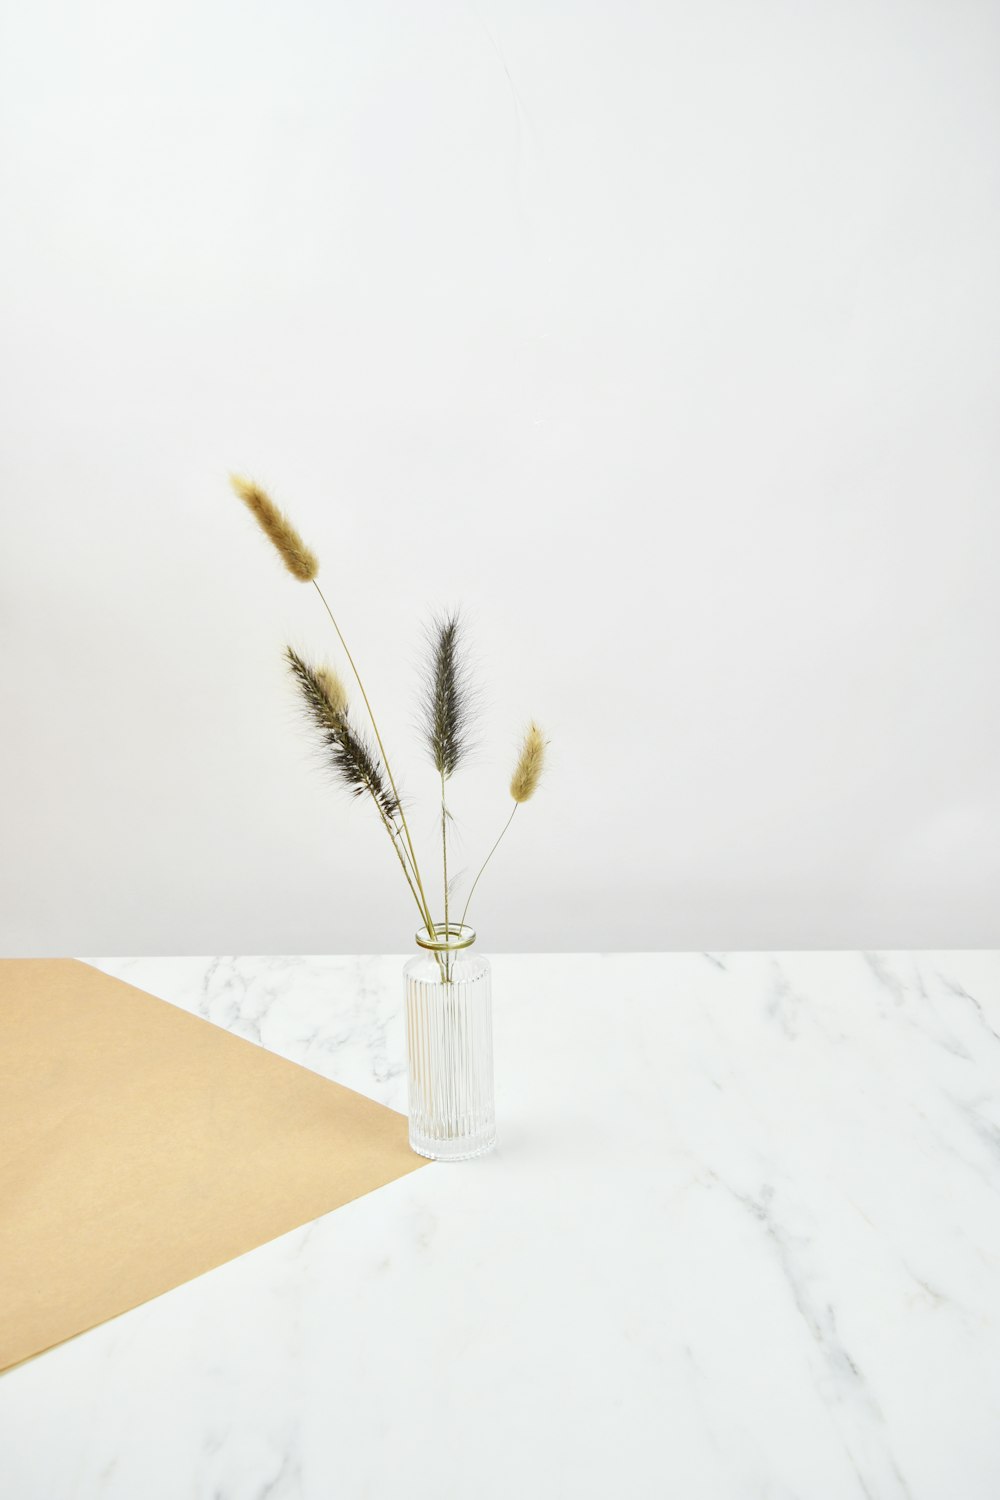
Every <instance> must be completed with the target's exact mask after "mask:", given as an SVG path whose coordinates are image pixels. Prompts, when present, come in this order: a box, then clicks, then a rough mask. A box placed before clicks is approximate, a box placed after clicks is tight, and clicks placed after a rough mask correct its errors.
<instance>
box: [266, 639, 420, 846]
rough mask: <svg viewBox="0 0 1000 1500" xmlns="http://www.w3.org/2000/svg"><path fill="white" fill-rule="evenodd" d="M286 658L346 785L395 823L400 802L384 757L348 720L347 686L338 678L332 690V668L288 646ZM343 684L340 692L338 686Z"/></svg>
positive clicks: (331, 762) (305, 703)
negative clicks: (305, 658)
mask: <svg viewBox="0 0 1000 1500" xmlns="http://www.w3.org/2000/svg"><path fill="white" fill-rule="evenodd" d="M285 660H286V661H287V663H288V665H289V667H290V668H291V671H292V676H293V677H294V678H295V681H296V683H297V684H298V688H299V692H300V693H301V695H302V703H303V706H304V708H305V710H306V714H307V716H308V718H309V720H310V721H311V723H312V724H313V726H314V727H315V729H316V730H317V731H318V733H319V738H320V742H321V743H322V744H323V746H324V747H325V749H326V751H327V755H328V757H329V765H330V767H331V769H332V770H333V772H334V774H335V775H336V777H337V778H338V780H339V781H340V782H341V784H342V785H343V786H345V787H346V788H347V790H348V791H349V792H351V794H352V795H353V796H355V797H363V796H364V795H365V793H366V792H367V793H368V795H369V796H370V797H371V798H372V799H373V801H374V802H375V803H376V805H377V806H378V808H379V810H380V811H381V813H382V816H383V818H385V819H386V820H387V821H388V822H390V823H391V822H392V820H393V819H394V818H395V816H396V814H397V813H398V811H399V803H398V801H397V800H396V796H395V793H394V792H393V791H392V789H391V786H390V783H389V781H388V779H387V777H386V775H385V770H384V767H383V765H382V762H381V760H380V759H379V757H378V755H377V754H376V752H375V750H374V749H373V748H372V746H371V745H369V743H368V741H367V740H366V739H365V737H364V735H362V734H360V733H359V732H358V730H356V729H355V728H354V727H353V725H352V724H351V723H350V721H349V720H348V717H347V714H346V712H345V711H344V709H343V708H341V707H340V706H339V703H340V701H341V700H343V701H344V703H345V704H346V697H347V695H346V693H344V690H343V686H342V685H340V684H339V683H338V682H337V680H336V678H334V690H333V693H332V695H331V693H330V691H329V679H330V678H331V677H334V674H333V673H332V672H330V670H329V668H320V669H319V671H317V670H316V668H315V667H312V666H310V665H309V663H308V662H306V661H303V660H302V657H301V656H299V654H298V652H297V651H293V650H292V648H291V646H287V647H286V648H285ZM338 686H339V687H340V692H339V694H338V693H337V690H336V689H337V687H338Z"/></svg>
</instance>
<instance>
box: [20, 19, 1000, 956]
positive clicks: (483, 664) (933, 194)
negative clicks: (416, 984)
mask: <svg viewBox="0 0 1000 1500" xmlns="http://www.w3.org/2000/svg"><path fill="white" fill-rule="evenodd" d="M5 12H6V14H5V17H4V23H3V25H4V36H3V42H2V47H0V127H2V135H3V158H2V165H0V198H2V202H3V217H4V231H3V236H2V244H0V301H2V344H3V353H2V356H0V358H2V366H3V372H2V392H0V394H2V403H3V411H4V427H5V442H4V451H3V459H2V462H3V490H2V505H3V550H2V558H0V587H2V592H0V641H2V660H0V673H2V679H0V689H2V699H0V701H2V704H3V711H4V723H3V741H2V751H0V756H2V766H0V770H2V786H3V802H4V805H3V843H4V852H3V860H2V871H0V948H2V951H3V952H4V953H7V954H12V953H39V954H43V953H62V952H78V953H84V954H93V953H101V952H113V953H126V952H135V953H143V952H154V953H155V952H163V953H171V952H185V951H193V952H216V951H225V952H230V951H254V952H281V951H292V952H297V951H307V952H308V951H313V952H315V951H324V950H329V951H337V950H343V951H353V950H365V951H368V950H379V949H385V950H389V951H403V950H406V949H407V948H409V946H410V937H411V933H412V930H413V926H414V922H413V916H412V915H411V913H410V911H409V909H408V901H409V897H408V894H407V892H406V889H405V886H403V884H402V879H401V876H400V874H399V870H398V867H397V866H396V864H395V862H394V860H393V858H392V855H391V852H390V851H389V849H388V847H387V846H386V847H384V846H383V843H384V836H383V834H382V833H381V831H380V829H379V828H378V826H377V825H376V824H375V823H374V821H373V819H372V817H371V816H370V810H369V809H368V808H365V807H362V806H360V805H356V804H354V803H352V802H350V801H345V800H344V798H343V797H342V796H340V794H338V793H336V792H334V791H332V790H331V788H330V787H329V786H328V785H327V783H326V781H325V780H324V778H323V776H322V775H321V774H319V772H318V771H317V769H316V766H315V763H314V755H313V752H312V750H311V748H310V746H309V743H308V741H307V738H306V736H305V732H304V731H303V729H302V727H301V726H300V724H299V722H298V720H297V717H296V713H295V709H294V705H293V700H292V693H291V688H290V686H289V684H288V683H287V682H286V680H285V675H284V672H283V669H282V666H281V662H280V649H281V647H282V645H283V643H284V642H285V640H286V639H291V640H292V641H293V642H295V643H296V644H297V645H298V646H299V647H301V648H302V649H304V650H307V651H311V652H320V651H323V650H325V649H326V647H327V646H328V645H330V644H331V642H330V632H329V627H328V626H327V625H326V624H325V623H324V617H323V615H322V613H321V610H320V608H319V605H318V601H317V600H316V598H315V595H314V594H313V592H312V590H311V589H309V588H308V587H303V586H301V585H298V584H296V583H294V582H293V581H292V580H291V579H290V578H288V577H287V575H286V574H284V573H283V572H282V571H281V569H280V567H279V565H278V564H277V562H276V561H275V559H274V557H273V555H272V554H271V553H270V551H269V549H268V548H267V545H266V543H265V542H264V541H263V540H262V539H261V538H260V537H259V535H258V534H257V533H256V532H255V530H254V528H253V526H252V523H251V522H250V520H249V518H248V517H247V516H246V515H245V513H244V512H243V511H242V509H241V507H240V506H239V505H238V503H237V502H236V501H235V500H234V499H233V498H232V497H231V495H230V494H229V492H228V489H227V484H226V474H227V471H228V470H229V469H231V468H238V469H243V470H246V471H248V472H250V473H252V474H253V475H254V476H255V477H256V478H257V479H258V480H260V481H261V482H262V483H265V484H267V485H268V486H270V487H271V488H272V489H273V491H274V493H275V495H276V497H277V498H278V499H279V500H281V501H282V502H283V503H285V504H286V505H287V507H288V509H289V510H290V511H291V513H292V515H293V516H294V518H295V520H296V522H297V524H298V526H299V528H300V530H301V531H302V532H303V533H304V535H305V537H306V539H307V541H308V542H309V543H310V544H311V545H312V546H313V547H314V548H315V550H316V551H317V552H318V553H319V555H320V558H321V560H322V565H323V572H322V577H323V581H324V583H325V585H326V586H327V588H328V590H329V592H330V595H331V598H332V599H333V600H334V601H335V604H336V606H337V608H338V609H339V612H340V614H341V616H342V623H343V624H344V626H345V629H346V631H347V633H348V638H349V640H350V642H351V643H352V645H353V646H355V647H356V650H357V655H358V656H359V658H360V660H361V662H362V664H363V667H364V670H365V674H366V676H367V678H368V685H369V688H370V690H371V692H372V695H373V697H374V699H375V701H376V704H377V706H378V709H379V713H380V718H381V719H382V721H383V725H382V727H383V729H384V730H385V732H386V737H387V739H388V741H389V743H390V745H391V746H392V747H393V749H394V751H395V760H396V762H397V763H398V765H399V766H400V767H402V768H403V769H404V779H405V782H406V788H407V791H408V793H409V795H410V797H411V798H412V800H413V803H414V807H415V814H414V816H415V820H416V830H417V833H418V837H419V839H420V840H421V843H422V846H423V847H424V849H425V851H426V853H425V859H426V861H427V864H428V866H432V865H433V861H434V858H435V849H436V843H435V839H436V833H435V821H434V820H435V810H434V801H433V798H434V788H435V778H434V772H433V770H432V769H431V768H430V767H429V766H428V764H427V763H426V760H425V759H424V758H423V757H422V755H421V753H420V750H419V745H418V743H417V740H416V737H415V735H414V732H413V718H414V692H415V675H414V663H415V661H416V660H417V659H418V658H419V655H420V633H421V628H422V625H423V623H424V621H425V619H426V617H427V614H428V612H429V610H430V609H431V608H433V607H435V606H441V605H446V604H450V603H461V604H464V605H465V606H466V607H467V612H468V616H469V623H470V628H471V633H472V636H473V639H474V642H475V648H476V654H477V659H478V663H479V668H480V675H481V679H482V682H483V687H484V699H485V708H484V720H483V727H482V749H481V751H480V754H479V755H478V757H477V760H476V762H475V763H474V764H473V765H472V766H470V768H469V769H468V770H467V771H466V772H465V773H462V774H460V776H459V777H457V778H456V781H455V783H454V793H453V806H454V811H455V814H456V817H457V820H458V840H459V847H458V848H457V850H456V853H455V855H454V863H455V865H456V866H458V867H462V866H465V867H467V868H468V867H473V866H474V865H475V863H476V859H477V856H479V855H481V853H482V852H484V850H485V847H486V846H487V845H488V842H489V840H490V839H491V838H492V836H493V835H494V833H495V832H496V831H497V830H498V829H499V826H500V824H501V822H502V819H503V818H504V816H505V815H506V808H507V806H508V803H507V800H506V784H507V780H508V777H509V772H510V762H511V760H512V757H513V753H514V749H515V746H516V742H517V738H518V733H519V730H520V728H521V726H522V724H523V721H524V719H525V717H526V716H527V715H528V714H536V715H537V716H538V717H539V719H540V721H541V722H542V723H543V724H544V726H545V728H546V729H547V731H548V733H549V734H550V737H551V740H552V746H551V771H550V775H549V777H548V780H547V784H546V785H545V787H544V789H543V791H542V792H540V793H539V795H538V797H537V799H536V800H535V802H533V803H532V804H530V806H528V807H526V808H525V809H524V810H523V812H522V813H521V814H519V816H518V819H516V820H515V824H514V827H513V829H512V830H511V835H510V838H509V840H508V842H507V843H506V845H505V846H504V847H503V848H502V849H501V852H500V853H499V854H498V856H497V859H496V862H495V865H494V867H493V869H492V870H491V872H490V875H489V876H488V877H487V878H486V879H484V882H483V884H482V886H481V888H480V896H477V905H478V910H477V911H476V912H475V921H476V925H477V926H478V927H479V929H480V933H481V937H482V943H483V946H484V948H485V949H486V950H487V951H488V950H489V949H490V948H493V949H510V948H525V949H542V948H551V949H562V948H566V949H571V948H584V949H590V948H624V947H638V948H678V947H689V946H697V947H709V948H716V949H718V948H724V947H732V946H749V947H769V946H774V945H781V946H787V947H793V946H816V947H819V946H855V945H882V944H885V945H898V946H903V945H933V946H949V945H987V944H995V943H996V942H997V941H998V940H1000V928H998V922H997V896H998V891H1000V708H998V693H997V641H998V639H1000V596H998V591H997V587H996V582H997V557H998V543H1000V534H998V533H1000V519H998V512H997V484H996V472H997V458H998V447H1000V424H998V422H997V415H998V403H997V396H998V381H997V373H998V361H997V350H998V348H1000V341H998V333H1000V329H998V322H1000V318H998V314H1000V282H998V277H997V266H998V265H1000V207H998V203H1000V198H998V165H1000V150H998V144H997V143H998V140H1000V90H998V89H997V86H996V79H997V61H998V42H1000V6H997V5H996V4H987V3H972V0H935V3H929V0H907V3H902V0H825V3H816V4H812V5H801V4H798V3H795V0H784V3H772V0H759V3H755V4H747V3H739V0H728V3H727V0H702V3H700V4H697V5H692V4H683V3H681V0H672V3H664V0H656V3H634V0H625V3H622V4H612V3H611V0H606V3H603V4H595V3H591V4H579V5H570V4H568V3H559V4H556V3H552V0H521V3H507V0H483V3H481V4H477V3H475V0H474V3H472V4H458V3H446V0H434V3H426V4H421V5H410V4H404V3H401V0H394V3H389V0H365V3H363V4H362V3H357V0H353V3H348V0H322V3H320V0H283V3H282V4H280V5H279V4H261V3H248V0H239V3H238V4H237V3H236V0H197V3H195V0H169V3H166V0H164V3H149V0H139V3H136V0H115V3H107V0H95V3H93V4H89V5H83V4H80V3H76V4H69V5H66V4H58V3H55V0H33V3H32V4H31V5H15V4H14V3H13V0H8V3H7V5H6V7H5ZM334 659H336V658H335V657H334Z"/></svg>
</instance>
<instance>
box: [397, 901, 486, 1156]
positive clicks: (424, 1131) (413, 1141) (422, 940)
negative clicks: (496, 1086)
mask: <svg viewBox="0 0 1000 1500" xmlns="http://www.w3.org/2000/svg"><path fill="white" fill-rule="evenodd" d="M475 940H476V934H475V933H474V932H473V931H472V928H471V927H461V926H449V927H447V928H445V927H439V928H438V929H437V931H436V933H434V934H433V935H432V934H430V933H429V932H428V930H427V929H426V928H421V930H420V932H418V933H417V946H418V947H419V949H420V952H419V953H418V954H417V955H416V957H415V958H411V959H410V961H409V962H408V963H407V965H406V967H405V968H404V970H403V977H404V981H405V984H406V1046H407V1056H408V1060H409V1098H410V1111H409V1112H410V1145H411V1146H412V1147H413V1149H414V1151H417V1152H419V1154H420V1155H421V1156H430V1157H433V1159H434V1160H435V1161H464V1160H465V1159H466V1158H467V1157H470V1156H481V1155H482V1154H483V1152H484V1151H489V1150H491V1149H492V1147H493V1146H495V1145H496V1138H497V1133H496V1118H495V1115H494V1110H493V1012H492V1007H491V1003H490V966H489V962H488V960H487V959H485V958H480V957H478V956H477V955H475V954H473V953H471V952H470V951H469V950H470V949H471V947H472V944H473V943H474V942H475Z"/></svg>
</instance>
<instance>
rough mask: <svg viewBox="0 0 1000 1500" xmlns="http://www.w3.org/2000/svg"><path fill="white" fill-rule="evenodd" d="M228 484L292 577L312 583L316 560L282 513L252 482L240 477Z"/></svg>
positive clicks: (315, 570) (235, 475) (230, 479)
mask: <svg viewBox="0 0 1000 1500" xmlns="http://www.w3.org/2000/svg"><path fill="white" fill-rule="evenodd" d="M229 482H230V484H231V485H232V487H233V491H234V493H235V494H236V495H238V497H239V498H240V499H241V500H242V501H243V504H244V505H245V506H246V508H247V510H248V511H249V512H250V514H251V515H252V516H253V518H254V520H255V521H256V522H257V525H258V526H259V527H260V529H261V531H262V532H263V533H264V535H265V536H266V537H268V538H269V539H270V540H271V541H272V542H273V543H274V546H275V547H276V549H277V551H278V555H279V556H280V558H281V560H282V562H283V563H284V565H285V567H286V568H287V569H288V571H289V573H291V575H292V577H293V578H298V579H300V580H301V582H302V583H311V582H312V580H313V579H314V578H315V577H316V574H317V573H318V572H319V559H318V558H317V557H316V554H315V553H314V552H310V550H309V548H308V547H307V546H306V544H305V542H304V541H303V540H302V538H301V537H300V536H299V534H298V532H297V531H296V530H295V527H294V526H293V525H292V523H291V521H290V520H289V519H288V517H287V516H286V515H285V514H284V512H282V511H280V510H279V509H278V507H277V506H276V505H275V503H274V501H273V500H272V499H271V497H270V495H268V494H267V493H266V491H265V490H262V489H261V488H260V486H259V485H257V484H254V483H253V481H252V480H250V479H244V478H243V477H242V476H241V475H239V474H231V475H230V478H229Z"/></svg>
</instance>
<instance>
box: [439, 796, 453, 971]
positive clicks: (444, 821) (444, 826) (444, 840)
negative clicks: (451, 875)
mask: <svg viewBox="0 0 1000 1500" xmlns="http://www.w3.org/2000/svg"><path fill="white" fill-rule="evenodd" d="M441 863H442V865H443V867H444V934H445V939H446V940H447V938H448V936H449V934H448V809H447V807H446V805H445V800H444V772H443V771H442V772H441ZM450 967H451V965H450V964H448V968H449V969H450Z"/></svg>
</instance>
